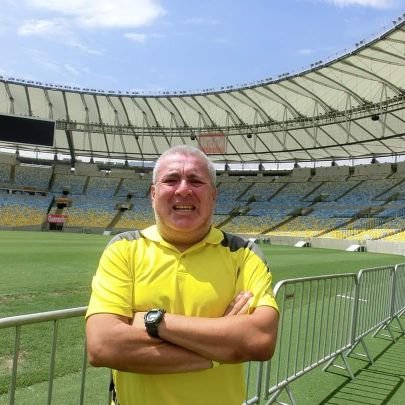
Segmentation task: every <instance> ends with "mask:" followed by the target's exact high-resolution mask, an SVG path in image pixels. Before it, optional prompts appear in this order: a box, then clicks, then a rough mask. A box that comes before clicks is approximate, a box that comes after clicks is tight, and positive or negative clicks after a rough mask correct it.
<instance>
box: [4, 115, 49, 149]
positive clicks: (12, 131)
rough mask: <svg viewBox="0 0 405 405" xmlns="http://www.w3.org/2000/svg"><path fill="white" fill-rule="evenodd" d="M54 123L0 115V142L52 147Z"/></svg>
mask: <svg viewBox="0 0 405 405" xmlns="http://www.w3.org/2000/svg"><path fill="white" fill-rule="evenodd" d="M54 136H55V122H54V121H47V120H40V119H36V118H25V117H19V116H16V115H2V114H0V141H5V142H13V143H18V144H19V143H28V144H31V145H44V146H53V139H54Z"/></svg>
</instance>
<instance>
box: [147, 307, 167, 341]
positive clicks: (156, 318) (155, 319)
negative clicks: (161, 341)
mask: <svg viewBox="0 0 405 405" xmlns="http://www.w3.org/2000/svg"><path fill="white" fill-rule="evenodd" d="M165 313H166V310H164V309H162V308H154V309H151V310H150V311H148V312H147V313H146V314H145V316H144V318H143V319H144V321H145V328H146V332H148V335H149V336H151V337H155V338H158V337H159V332H158V326H159V323H160V322H162V320H163V317H164V315H165Z"/></svg>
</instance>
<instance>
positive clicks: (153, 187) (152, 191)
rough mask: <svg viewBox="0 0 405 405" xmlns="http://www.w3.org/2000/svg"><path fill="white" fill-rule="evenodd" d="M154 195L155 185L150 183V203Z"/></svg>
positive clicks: (153, 201)
mask: <svg viewBox="0 0 405 405" xmlns="http://www.w3.org/2000/svg"><path fill="white" fill-rule="evenodd" d="M155 195H156V189H155V185H154V184H152V185H151V186H150V198H151V200H152V205H153V204H154V203H155Z"/></svg>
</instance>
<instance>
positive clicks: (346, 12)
mask: <svg viewBox="0 0 405 405" xmlns="http://www.w3.org/2000/svg"><path fill="white" fill-rule="evenodd" d="M1 10H2V12H1V14H0V54H1V59H0V74H1V75H2V76H3V77H6V78H7V77H13V78H19V79H25V80H34V81H39V82H41V83H44V84H45V83H52V84H60V85H69V86H77V87H80V88H90V89H98V90H106V91H108V90H115V91H118V90H122V91H144V92H152V93H155V92H161V91H178V90H193V91H195V90H200V89H209V88H216V89H217V88H220V87H221V86H228V85H239V84H243V83H251V82H254V81H256V80H261V79H265V78H268V77H273V78H274V77H277V76H278V75H279V74H282V73H286V72H289V73H293V72H299V71H302V70H304V69H307V68H309V66H310V64H311V63H314V62H317V61H319V60H324V61H325V60H327V59H330V58H333V57H335V56H337V55H340V54H343V53H344V52H345V51H349V50H351V49H353V48H354V46H355V43H356V42H359V41H360V40H367V39H370V38H371V37H373V36H375V35H377V34H380V33H382V32H383V31H384V30H385V29H387V28H390V27H392V21H393V20H396V19H397V18H398V17H400V16H402V15H403V13H404V12H405V1H404V0H172V1H169V0H65V1H62V0H2V1H1Z"/></svg>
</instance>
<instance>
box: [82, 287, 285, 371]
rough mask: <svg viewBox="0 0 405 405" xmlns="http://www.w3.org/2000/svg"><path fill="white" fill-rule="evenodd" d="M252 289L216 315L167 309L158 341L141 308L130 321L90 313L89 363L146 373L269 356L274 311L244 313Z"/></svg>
mask: <svg viewBox="0 0 405 405" xmlns="http://www.w3.org/2000/svg"><path fill="white" fill-rule="evenodd" d="M250 298H251V294H250V293H240V294H239V295H238V296H236V297H235V298H234V300H233V301H232V302H231V303H230V304H229V306H228V308H227V309H226V311H225V313H224V314H223V316H222V317H219V318H202V317H189V316H182V315H175V314H170V313H166V314H165V317H164V320H163V321H162V322H161V323H160V324H159V336H160V339H156V338H151V337H150V336H149V335H148V334H147V333H146V330H145V326H144V321H143V316H144V313H143V312H137V313H135V315H134V318H133V319H129V318H126V317H123V316H119V315H114V314H104V313H103V314H94V315H91V316H90V317H89V318H88V319H87V323H86V337H87V351H88V356H89V361H90V363H91V364H92V365H93V366H96V367H109V368H113V369H116V370H121V371H129V372H136V373H145V374H164V373H179V372H188V371H197V370H205V369H208V368H211V367H212V360H215V361H218V362H220V363H240V362H244V361H249V360H261V361H263V360H267V359H269V358H271V356H272V355H273V352H274V349H275V345H276V339H277V324H278V312H277V310H276V309H274V308H272V307H269V306H261V307H258V308H256V309H255V310H254V311H253V313H251V314H248V307H249V300H250Z"/></svg>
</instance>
